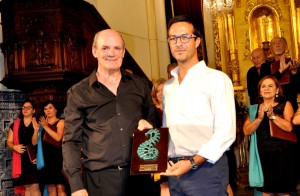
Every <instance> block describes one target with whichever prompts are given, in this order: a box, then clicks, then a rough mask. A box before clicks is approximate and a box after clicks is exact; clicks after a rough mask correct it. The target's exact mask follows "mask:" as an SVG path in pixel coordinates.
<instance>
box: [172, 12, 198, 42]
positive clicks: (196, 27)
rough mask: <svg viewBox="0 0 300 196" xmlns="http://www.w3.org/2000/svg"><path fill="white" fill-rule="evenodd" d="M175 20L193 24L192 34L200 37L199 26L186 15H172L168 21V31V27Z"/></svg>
mask: <svg viewBox="0 0 300 196" xmlns="http://www.w3.org/2000/svg"><path fill="white" fill-rule="evenodd" d="M177 22H187V23H190V24H191V25H193V27H194V32H193V34H194V35H196V36H197V37H200V38H201V37H202V35H201V32H200V27H199V25H198V24H197V23H196V22H195V21H194V20H193V19H192V18H191V17H190V16H188V15H179V16H174V17H173V18H171V19H170V20H169V22H168V32H169V30H170V27H171V26H172V25H173V24H174V23H177Z"/></svg>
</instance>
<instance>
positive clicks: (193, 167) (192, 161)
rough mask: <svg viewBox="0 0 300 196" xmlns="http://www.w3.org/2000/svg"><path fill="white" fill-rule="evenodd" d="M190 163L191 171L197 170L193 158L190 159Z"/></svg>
mask: <svg viewBox="0 0 300 196" xmlns="http://www.w3.org/2000/svg"><path fill="white" fill-rule="evenodd" d="M190 162H191V169H193V170H194V169H197V168H198V165H197V164H196V162H195V160H194V158H193V157H191V158H190Z"/></svg>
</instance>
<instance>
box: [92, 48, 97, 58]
mask: <svg viewBox="0 0 300 196" xmlns="http://www.w3.org/2000/svg"><path fill="white" fill-rule="evenodd" d="M92 54H93V56H94V57H95V58H97V48H95V47H93V48H92Z"/></svg>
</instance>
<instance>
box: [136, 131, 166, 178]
mask: <svg viewBox="0 0 300 196" xmlns="http://www.w3.org/2000/svg"><path fill="white" fill-rule="evenodd" d="M168 142H169V129H168V128H153V129H144V130H142V131H140V130H138V129H136V130H134V132H133V145H132V157H131V167H130V174H131V175H133V174H150V173H160V172H165V171H166V169H167V163H168Z"/></svg>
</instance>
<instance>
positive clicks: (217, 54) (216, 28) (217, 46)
mask: <svg viewBox="0 0 300 196" xmlns="http://www.w3.org/2000/svg"><path fill="white" fill-rule="evenodd" d="M213 35H214V40H215V62H216V69H218V70H221V71H222V63H221V62H222V61H221V60H222V58H221V44H220V37H219V23H218V20H217V17H216V15H215V16H214V17H213Z"/></svg>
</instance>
